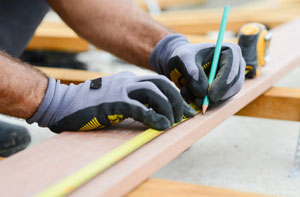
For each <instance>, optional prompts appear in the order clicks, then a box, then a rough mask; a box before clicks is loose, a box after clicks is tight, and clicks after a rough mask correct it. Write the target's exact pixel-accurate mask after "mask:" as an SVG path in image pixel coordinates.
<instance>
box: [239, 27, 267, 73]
mask: <svg viewBox="0 0 300 197" xmlns="http://www.w3.org/2000/svg"><path fill="white" fill-rule="evenodd" d="M271 37H272V34H271V32H270V31H268V29H267V28H266V26H265V25H263V24H260V23H248V24H245V25H243V26H242V27H241V29H240V32H239V35H238V45H239V46H240V47H241V49H242V55H243V57H244V59H245V61H246V73H245V74H246V78H254V77H256V76H259V74H260V68H261V67H262V66H264V65H265V64H266V62H267V61H268V59H269V54H268V49H269V43H270V40H271Z"/></svg>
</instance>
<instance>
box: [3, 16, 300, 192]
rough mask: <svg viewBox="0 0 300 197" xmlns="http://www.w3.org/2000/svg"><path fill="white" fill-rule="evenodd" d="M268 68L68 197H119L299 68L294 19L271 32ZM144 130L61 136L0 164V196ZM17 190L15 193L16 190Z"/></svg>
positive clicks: (67, 169)
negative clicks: (222, 101)
mask: <svg viewBox="0 0 300 197" xmlns="http://www.w3.org/2000/svg"><path fill="white" fill-rule="evenodd" d="M273 33H274V34H273V35H274V38H273V40H272V43H271V48H270V53H271V55H272V58H271V62H270V63H269V64H268V65H267V66H266V67H265V68H264V69H263V70H262V73H261V76H260V77H259V78H256V79H253V80H247V82H246V83H245V85H244V87H243V89H242V91H241V92H240V93H239V94H238V95H236V96H235V97H233V98H232V99H231V100H229V101H228V102H226V103H225V104H223V105H222V106H220V107H218V108H216V109H214V110H210V111H208V112H207V113H206V115H205V116H203V115H197V116H196V117H194V118H192V119H190V120H188V121H186V122H184V123H182V124H180V125H178V126H176V127H174V128H172V129H170V130H169V131H167V132H166V133H164V134H162V135H161V136H160V137H158V138H157V139H155V140H153V141H152V142H150V143H148V144H146V145H145V146H144V147H143V148H141V149H139V150H137V151H135V152H134V153H133V154H131V155H129V156H128V157H126V158H125V159H124V160H122V161H121V162H119V163H117V164H116V165H114V166H112V167H111V168H109V169H108V170H106V171H105V172H104V173H102V174H101V175H99V176H97V177H96V178H94V179H93V180H91V181H90V182H88V183H87V184H86V185H84V186H83V187H81V188H80V189H78V190H77V191H75V192H74V193H73V194H72V195H71V196H98V195H103V196H121V195H124V194H126V193H127V192H129V191H130V190H132V189H133V188H134V187H135V186H137V185H138V184H140V183H141V182H142V181H144V180H145V179H147V177H149V176H150V175H151V174H153V173H154V172H155V171H156V170H158V169H159V168H161V167H162V166H163V165H165V164H166V163H168V162H169V161H171V160H172V159H174V158H175V157H176V156H178V155H179V154H180V153H182V152H183V151H184V150H185V149H186V148H188V147H189V146H191V145H192V144H193V143H194V142H196V141H197V140H198V139H200V138H201V137H203V136H204V135H205V134H206V133H207V132H209V131H210V130H212V129H213V128H215V127H216V126H218V125H219V124H220V123H221V122H222V121H224V120H225V119H227V118H228V117H230V116H232V115H233V114H235V113H236V112H237V111H239V110H240V109H241V108H243V107H244V106H245V105H247V104H248V103H250V102H251V101H252V100H254V99H255V98H256V97H258V96H259V95H260V94H262V93H263V92H265V91H266V90H267V89H268V88H270V87H271V85H272V84H273V83H274V82H276V81H277V80H278V79H279V78H280V77H282V76H283V75H285V74H286V73H287V72H289V71H290V70H291V69H292V68H294V67H296V66H297V65H299V63H300V51H299V49H298V46H300V39H299V35H300V19H298V20H295V21H293V22H290V23H288V24H286V25H282V26H281V27H279V28H277V29H276V30H274V31H273ZM144 129H145V128H144V127H143V126H141V125H140V124H138V123H132V122H131V121H130V120H129V121H126V122H124V123H123V124H119V125H117V126H115V127H111V128H108V129H104V130H102V131H99V132H86V133H83V132H77V133H76V132H75V133H74V132H73V133H71V132H65V133H63V134H60V135H58V136H56V137H54V138H52V139H50V140H48V141H46V142H44V143H42V144H39V145H37V146H34V147H31V148H29V149H27V150H25V151H23V152H21V153H19V154H16V155H14V156H12V157H10V158H8V159H6V160H4V161H2V162H1V163H0V174H1V177H0V185H1V188H3V189H1V190H0V195H1V196H32V195H34V194H35V193H37V192H39V191H41V190H42V189H44V188H46V187H48V186H49V185H51V184H54V183H55V182H56V181H58V180H60V179H62V178H63V177H65V176H66V175H68V174H71V173H72V172H74V171H76V170H77V169H79V168H81V167H83V166H84V165H86V164H87V163H89V162H91V161H93V160H95V159H96V158H98V157H99V156H101V155H103V154H104V153H106V152H108V151H110V150H111V149H112V148H113V147H116V146H118V145H120V144H121V143H123V142H124V141H127V140H128V139H130V138H132V137H133V136H135V135H136V134H137V133H139V132H141V131H142V130H144ZM16 188H18V189H16Z"/></svg>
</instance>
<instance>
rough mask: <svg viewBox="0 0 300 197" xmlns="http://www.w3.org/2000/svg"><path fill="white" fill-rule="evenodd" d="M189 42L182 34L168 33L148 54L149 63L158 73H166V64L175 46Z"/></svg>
mask: <svg viewBox="0 0 300 197" xmlns="http://www.w3.org/2000/svg"><path fill="white" fill-rule="evenodd" d="M187 43H189V41H188V39H187V38H186V37H185V36H184V35H182V34H169V35H167V36H165V37H164V38H163V39H161V40H160V41H159V42H158V43H157V44H156V46H155V48H154V50H153V51H152V53H151V54H150V57H149V63H150V65H151V67H152V68H153V69H154V70H155V71H156V72H157V73H159V74H163V75H166V74H167V64H168V60H169V58H170V56H171V55H172V53H173V52H174V50H175V49H176V48H178V47H179V46H181V45H184V44H187Z"/></svg>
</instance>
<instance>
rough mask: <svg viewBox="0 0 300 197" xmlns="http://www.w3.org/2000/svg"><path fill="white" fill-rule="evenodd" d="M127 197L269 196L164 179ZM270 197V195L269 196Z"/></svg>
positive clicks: (145, 184) (149, 182) (145, 186)
mask: <svg viewBox="0 0 300 197" xmlns="http://www.w3.org/2000/svg"><path fill="white" fill-rule="evenodd" d="M126 196H127V197H140V196H143V197H153V196H155V197H182V196H184V197H207V196H219V197H229V196H230V197H263V196H265V197H266V196H267V195H263V194H256V193H248V192H240V191H235V190H229V189H222V188H216V187H211V186H204V185H197V184H188V183H181V182H177V181H170V180H162V179H152V178H151V179H147V180H146V181H145V182H143V183H142V184H140V185H139V186H138V187H137V188H135V189H134V190H133V191H131V192H130V193H129V194H128V195H126ZM268 196H269V195H268Z"/></svg>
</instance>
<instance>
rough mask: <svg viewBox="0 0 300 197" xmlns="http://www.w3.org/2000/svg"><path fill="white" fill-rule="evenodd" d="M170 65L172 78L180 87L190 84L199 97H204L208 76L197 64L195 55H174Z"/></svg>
mask: <svg viewBox="0 0 300 197" xmlns="http://www.w3.org/2000/svg"><path fill="white" fill-rule="evenodd" d="M181 58H182V59H181ZM168 67H169V68H170V69H171V71H170V73H169V76H170V79H171V80H172V81H173V82H174V83H175V84H176V85H177V86H178V87H179V88H181V87H182V86H188V87H189V88H190V89H191V91H192V92H193V94H194V95H195V96H198V97H199V96H200V97H203V96H204V95H205V94H206V93H207V88H208V81H207V76H206V75H205V73H204V71H203V70H202V68H201V67H200V66H197V65H196V63H195V57H190V55H187V56H184V57H179V56H174V57H172V58H171V59H170V60H169V62H168ZM187 68H188V69H187ZM174 73H175V74H174Z"/></svg>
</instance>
